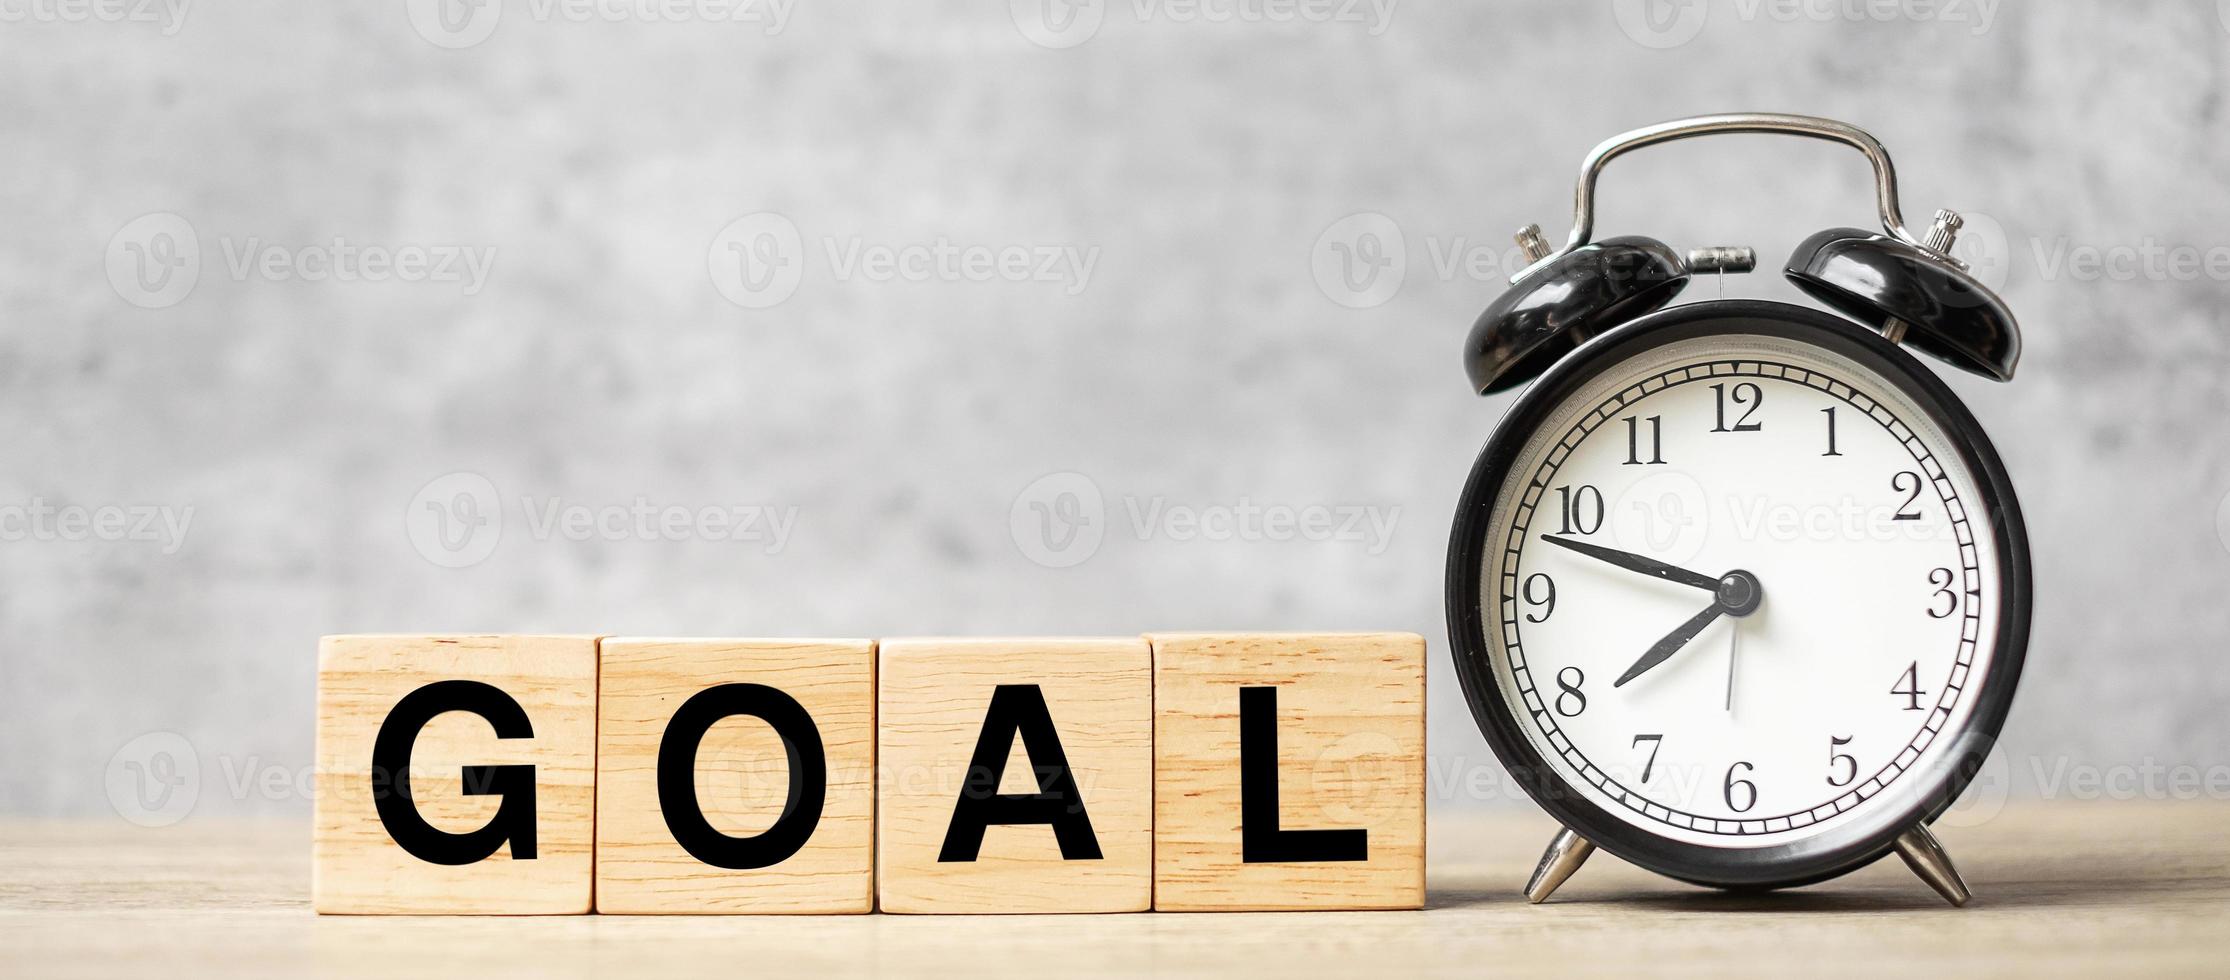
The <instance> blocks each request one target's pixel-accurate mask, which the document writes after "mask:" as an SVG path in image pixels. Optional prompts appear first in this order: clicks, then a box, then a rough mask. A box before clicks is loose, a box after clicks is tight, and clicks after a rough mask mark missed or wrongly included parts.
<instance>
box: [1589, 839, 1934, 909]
mask: <svg viewBox="0 0 2230 980" xmlns="http://www.w3.org/2000/svg"><path fill="white" fill-rule="evenodd" d="M1897 856H1898V857H1901V858H1904V859H1905V864H1906V865H1907V866H1908V867H1910V868H1912V869H1913V874H1916V875H1919V876H1920V880H1922V881H1925V882H1927V883H1928V887H1930V888H1933V889H1935V890H1936V893H1937V894H1939V895H1942V896H1943V897H1944V900H1945V901H1947V902H1950V903H1951V904H1953V905H1955V906H1959V905H1965V904H1967V899H1968V897H1969V893H1968V891H1967V883H1966V882H1965V881H1962V880H1960V878H1959V869H1957V868H1954V867H1952V866H1951V858H1950V856H1948V855H1946V854H1945V853H1944V846H1943V845H1942V844H1939V843H1937V842H1936V835H1934V834H1931V833H1929V832H1928V827H1927V825H1925V824H1917V823H1916V824H1914V825H1913V828H1912V829H1911V830H1908V831H1905V832H1904V833H1903V834H1901V835H1899V836H1898V838H1897ZM1566 873H1567V874H1569V873H1570V872H1566ZM1551 887H1554V886H1551Z"/></svg>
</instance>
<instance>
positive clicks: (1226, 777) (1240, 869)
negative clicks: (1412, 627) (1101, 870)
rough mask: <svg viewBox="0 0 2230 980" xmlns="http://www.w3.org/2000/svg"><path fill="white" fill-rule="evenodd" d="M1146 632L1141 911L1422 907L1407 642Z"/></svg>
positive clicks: (1417, 723) (1411, 645)
mask: <svg viewBox="0 0 2230 980" xmlns="http://www.w3.org/2000/svg"><path fill="white" fill-rule="evenodd" d="M1147 639H1148V640H1149V641H1151V642H1152V644H1153V651H1154V800H1155V807H1154V907H1155V908H1156V909H1162V910H1169V911H1216V910H1221V911H1238V910H1269V909H1414V908H1422V907H1423V906H1424V902H1425V641H1424V638H1423V637H1420V636H1417V635H1415V634H1411V633H1366V634H1315V635H1312V634H1243V633H1229V634H1216V633H1182V634H1177V633H1172V634H1156V635H1152V636H1149V637H1147ZM1242 763H1243V765H1242ZM1273 763H1274V766H1273Z"/></svg>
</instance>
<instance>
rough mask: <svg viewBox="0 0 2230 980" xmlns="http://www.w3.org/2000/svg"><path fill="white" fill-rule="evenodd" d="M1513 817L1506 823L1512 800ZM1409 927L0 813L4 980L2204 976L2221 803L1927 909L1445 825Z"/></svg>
mask: <svg viewBox="0 0 2230 980" xmlns="http://www.w3.org/2000/svg"><path fill="white" fill-rule="evenodd" d="M1521 806H1522V807H1523V808H1522V809H1521V808H1520V807H1521ZM1432 830H1433V833H1432V848H1433V862H1432V884H1433V887H1432V896H1431V900H1430V901H1429V902H1428V903H1427V905H1426V908H1425V909H1424V910H1423V911H1420V912H1355V913H1348V912H1308V913H1293V914H1280V913H1263V914H1248V915H1165V914H1146V915H1098V916H1066V917H1049V918H1016V917H1010V916H933V917H922V916H902V915H841V916H807V917H800V916H555V917H540V918H456V917H443V916H430V917H393V916H378V917H360V916H318V915H312V914H310V898H309V884H310V849H309V847H308V846H306V845H307V844H308V838H309V837H310V826H309V822H308V821H306V820H304V821H286V822H260V823H240V822H229V821H225V820H219V819H214V818H208V817H189V818H187V820H186V821H185V822H183V823H180V824H177V825H175V826H171V827H164V828H159V829H149V828H143V827H137V826H133V825H131V824H128V823H126V822H124V821H122V820H119V819H116V818H115V817H112V816H106V815H103V817H102V818H100V819H89V820H85V821H79V822H57V821H24V820H13V821H5V822H0V950H5V954H4V955H0V960H4V961H5V963H6V966H5V968H4V969H5V972H6V973H7V974H8V975H9V976H10V977H22V978H26V980H31V978H48V977H58V978H66V977H86V978H108V977H118V976H135V977H149V978H164V977H198V976H226V977H237V976H251V977H310V976H316V977H330V978H357V977H365V978H375V977H376V978H414V977H431V978H442V980H458V978H470V980H497V978H505V977H535V978H539V977H601V976H612V977H639V976H646V975H668V976H701V977H708V978H716V977H717V978H729V977H735V976H737V975H738V972H739V971H742V972H743V973H746V974H748V975H751V976H805V975H810V976H815V977H872V976H892V977H900V976H909V977H910V976H934V975H954V976H969V977H984V978H998V977H1024V978H1043V977H1045V976H1048V975H1051V974H1059V975H1062V976H1075V977H1090V976H1123V975H1138V974H1146V973H1158V974H1161V975H1165V976H1211V975H1212V976H1232V977H1252V976H1261V977H1274V978H1281V980H1290V978H1295V977H1310V976H1373V977H1380V976H1385V977H1410V976H1447V977H1467V978H1468V977H1480V976H1498V975H1507V976H1518V977H1524V976H1543V975H1547V976H1556V977H1606V978H1621V980H1632V978H1634V977H1642V976H1668V975H1669V976H1699V977H1706V976H1708V977H1749V976H1755V977H1773V978H1781V977H1790V976H1801V977H1815V976H1905V977H1971V976H2017V977H2060V976H2068V977H2098V976H2195V977H2199V976H2219V975H2220V974H2221V971H2222V964H2223V963H2224V962H2225V961H2230V930H2225V929H2224V928H2223V927H2222V924H2223V920H2224V916H2225V914H2226V912H2230V806H2226V805H2224V804H2222V803H2191V804H2147V803H2088V804H2086V803H2074V802H2064V803H2054V804H2038V803H2028V804H2014V805H2011V806H2008V807H2007V808H2006V809H2004V810H2003V811H2002V812H1999V813H1997V814H1995V815H1994V816H1993V817H1992V818H1991V819H1989V820H1988V821H1987V822H1983V823H1980V824H1972V823H1965V822H1963V823H1962V825H1961V826H1954V827H1945V826H1942V825H1939V826H1938V827H1937V833H1938V836H1940V837H1942V838H1943V841H1944V846H1945V847H1947V848H1949V849H1950V851H1951V854H1952V856H1953V857H1954V858H1955V859H1956V860H1957V861H1958V862H1959V868H1960V870H1961V871H1963V872H1964V873H1965V874H1966V877H1967V881H1968V883H1969V884H1971V885H1973V886H1974V891H1975V898H1974V904H1972V905H1970V906H1968V907H1967V908H1964V909H1953V908H1950V907H1949V906H1946V905H1945V904H1944V903H1943V900H1942V899H1940V898H1937V897H1936V895H1935V894H1934V893H1933V892H1930V891H1929V890H1928V889H1927V887H1926V886H1924V885H1922V884H1921V883H1920V882H1919V881H1918V880H1916V879H1914V878H1913V876H1912V875H1911V874H1910V873H1909V872H1907V871H1906V870H1905V868H1904V866H1903V865H1902V864H1900V863H1898V861H1897V860H1896V859H1895V858H1890V859H1888V860H1885V861H1881V862H1878V863H1876V864H1874V865H1872V866H1871V867H1868V868H1865V869H1863V870H1861V871H1859V872H1857V873H1855V874H1852V875H1849V876H1846V877H1843V878H1838V879H1835V880H1834V881H1830V882H1824V883H1821V884H1818V885H1813V886H1811V887H1808V888H1800V889H1795V890H1792V891H1785V892H1771V893H1765V894H1753V895H1734V894H1726V893H1721V892H1714V891H1709V890H1706V889H1702V888H1696V887H1694V886H1691V885H1684V884H1681V883H1679V882H1675V881H1669V880H1667V879H1664V878H1660V877H1657V876H1655V875H1652V874H1649V873H1647V872H1644V871H1641V870H1639V869H1636V868H1634V867H1632V866H1631V865H1627V864H1625V863H1623V862H1620V861H1619V860H1618V859H1616V858H1614V857H1611V856H1610V855H1607V854H1597V855H1596V856H1595V858H1594V859H1593V860H1591V861H1589V862H1588V863H1587V866H1586V867H1584V868H1582V869H1580V873H1579V874H1578V876H1576V877H1574V878H1573V879H1572V881H1571V882H1570V883H1569V884H1566V885H1565V886H1564V887H1563V889H1561V890H1559V891H1558V892H1557V894H1556V898H1555V900H1554V901H1552V902H1550V903H1549V904H1547V905H1539V906H1529V905H1527V904H1525V902H1524V900H1523V899H1521V898H1519V897H1518V888H1519V886H1520V885H1522V884H1523V883H1524V881H1525V876H1526V873H1527V872H1528V871H1531V870H1532V868H1533V860H1534V858H1536V857H1538V856H1539V855H1540V851H1541V846H1542V845H1543V844H1545V843H1547V842H1548V839H1549V835H1550V834H1551V833H1552V832H1553V831H1554V830H1555V825H1554V824H1553V823H1551V822H1550V821H1549V820H1548V818H1546V817H1544V816H1542V815H1541V814H1540V813H1538V812H1536V811H1534V810H1533V809H1532V808H1531V807H1530V806H1524V805H1522V804H1520V805H1512V806H1510V807H1508V808H1500V809H1495V810H1492V811H1488V812H1485V813H1477V812H1473V813H1445V812H1443V813H1436V814H1435V815H1434V817H1433V825H1432Z"/></svg>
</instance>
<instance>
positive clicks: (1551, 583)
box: [1525, 572, 1556, 623]
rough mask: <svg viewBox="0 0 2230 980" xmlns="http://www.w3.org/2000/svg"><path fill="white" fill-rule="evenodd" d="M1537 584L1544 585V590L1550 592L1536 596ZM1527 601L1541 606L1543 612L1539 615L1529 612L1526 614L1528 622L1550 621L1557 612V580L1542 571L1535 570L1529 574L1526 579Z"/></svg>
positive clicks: (1531, 604)
mask: <svg viewBox="0 0 2230 980" xmlns="http://www.w3.org/2000/svg"><path fill="white" fill-rule="evenodd" d="M1536 584H1538V585H1540V586H1542V588H1543V590H1545V591H1546V592H1547V593H1548V594H1547V595H1542V596H1535V595H1534V594H1533V593H1534V589H1533V586H1534V585H1536ZM1525 603H1526V605H1529V606H1540V607H1541V614H1540V615H1538V616H1536V615H1534V614H1532V613H1527V614H1526V616H1525V621H1526V622H1528V623H1546V622H1548V621H1549V617H1550V616H1553V615H1555V614H1556V580H1555V579H1553V578H1550V577H1548V576H1547V575H1546V574H1543V573H1541V572H1535V573H1533V574H1532V575H1530V576H1527V577H1526V580H1525Z"/></svg>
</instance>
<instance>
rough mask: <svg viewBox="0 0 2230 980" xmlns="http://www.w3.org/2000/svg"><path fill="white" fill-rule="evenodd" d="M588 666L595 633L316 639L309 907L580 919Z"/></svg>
mask: <svg viewBox="0 0 2230 980" xmlns="http://www.w3.org/2000/svg"><path fill="white" fill-rule="evenodd" d="M596 669H597V665H596V637H593V636H329V637H326V638H325V639H324V640H323V641H321V642H320V643H319V645H318V716H317V806H316V811H317V818H316V831H315V837H314V842H313V845H312V852H313V860H312V871H311V889H310V890H311V896H312V903H313V904H314V906H315V907H316V909H317V910H318V911H319V912H328V913H332V912H338V913H393V914H413V913H450V914H455V913H495V914H510V915H518V914H536V913H540V914H580V913H584V912H587V911H588V910H589V892H590V887H591V880H592V876H593V866H592V862H593V858H594V848H595V841H594V829H593V827H594V811H595V804H596Z"/></svg>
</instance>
